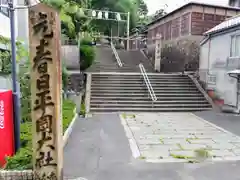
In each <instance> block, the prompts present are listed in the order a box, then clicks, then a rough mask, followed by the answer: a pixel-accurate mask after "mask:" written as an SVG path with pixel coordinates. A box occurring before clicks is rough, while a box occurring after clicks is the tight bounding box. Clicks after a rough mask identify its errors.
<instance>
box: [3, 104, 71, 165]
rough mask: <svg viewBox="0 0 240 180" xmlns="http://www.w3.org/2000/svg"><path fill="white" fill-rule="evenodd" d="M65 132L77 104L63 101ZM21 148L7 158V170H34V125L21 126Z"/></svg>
mask: <svg viewBox="0 0 240 180" xmlns="http://www.w3.org/2000/svg"><path fill="white" fill-rule="evenodd" d="M62 108H63V109H62V117H63V118H62V123H63V132H65V130H66V129H67V127H68V126H69V124H70V123H71V120H72V118H73V116H74V112H73V110H74V108H75V104H74V103H73V102H72V101H70V100H64V101H63V107H62ZM20 132H21V134H20V139H21V148H20V150H19V151H18V152H17V153H16V154H15V156H13V157H7V164H6V167H5V169H14V170H25V169H32V153H33V151H32V123H31V122H25V123H22V124H21V126H20Z"/></svg>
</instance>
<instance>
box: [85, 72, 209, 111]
mask: <svg viewBox="0 0 240 180" xmlns="http://www.w3.org/2000/svg"><path fill="white" fill-rule="evenodd" d="M148 77H149V80H150V82H151V84H152V87H153V89H154V92H155V94H156V96H157V98H158V100H157V101H156V102H154V103H153V102H152V100H151V98H150V96H149V94H148V90H147V89H146V86H145V84H144V81H143V79H142V76H141V74H140V73H128V74H126V73H125V74H124V73H115V74H112V73H111V74H103V73H101V74H92V75H91V88H90V92H91V93H90V94H91V95H90V112H126V111H128V112H133V111H135V112H177V111H178V112H192V111H206V110H211V109H212V107H211V105H210V104H209V103H208V101H207V100H206V99H205V97H204V95H203V94H202V93H200V91H199V90H198V89H197V88H196V86H195V84H194V83H193V82H192V80H191V79H190V78H189V77H188V76H187V75H184V76H182V75H177V74H159V73H158V74H157V73H149V74H148Z"/></svg>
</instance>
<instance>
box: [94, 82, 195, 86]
mask: <svg viewBox="0 0 240 180" xmlns="http://www.w3.org/2000/svg"><path fill="white" fill-rule="evenodd" d="M151 85H152V87H172V86H179V87H188V86H190V87H193V86H194V87H195V84H193V83H174V84H173V83H155V82H151ZM91 86H92V87H99V86H104V87H107V86H109V87H146V85H145V82H135V83H124V82H122V83H121V82H119V83H117V82H113V83H110V82H109V83H104V82H93V83H92V84H91Z"/></svg>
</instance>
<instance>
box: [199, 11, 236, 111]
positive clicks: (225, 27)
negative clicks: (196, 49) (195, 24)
mask: <svg viewBox="0 0 240 180" xmlns="http://www.w3.org/2000/svg"><path fill="white" fill-rule="evenodd" d="M237 69H240V16H239V15H238V16H236V17H233V18H230V19H229V20H227V21H225V22H223V23H221V24H219V25H217V26H216V27H214V28H212V29H210V30H209V31H207V32H206V33H205V39H204V40H203V41H202V42H201V49H200V64H199V74H200V80H201V81H202V82H205V83H206V88H207V90H208V91H213V92H214V93H215V94H217V96H218V98H219V99H222V100H223V101H224V106H223V109H228V110H230V111H232V112H236V113H240V80H239V78H240V75H237V74H235V75H231V76H229V72H230V71H232V70H237ZM232 76H234V77H232Z"/></svg>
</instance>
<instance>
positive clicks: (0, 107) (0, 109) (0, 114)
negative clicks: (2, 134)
mask: <svg viewBox="0 0 240 180" xmlns="http://www.w3.org/2000/svg"><path fill="white" fill-rule="evenodd" d="M4 127H5V122H4V102H3V100H1V101H0V129H4Z"/></svg>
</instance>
